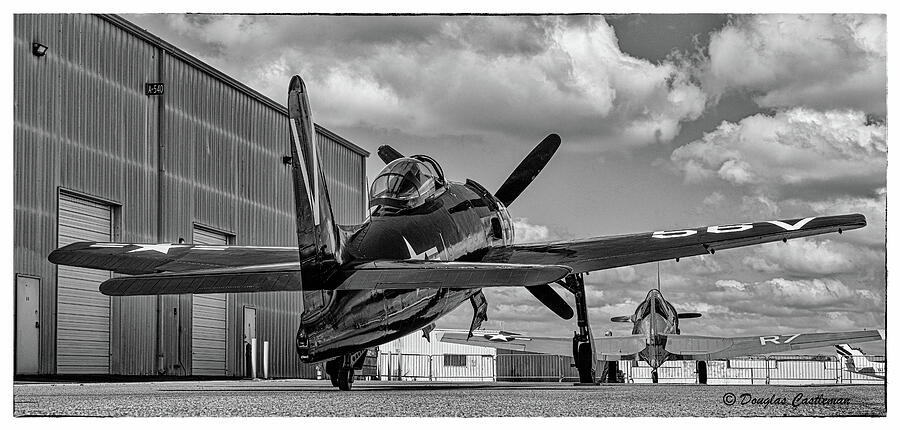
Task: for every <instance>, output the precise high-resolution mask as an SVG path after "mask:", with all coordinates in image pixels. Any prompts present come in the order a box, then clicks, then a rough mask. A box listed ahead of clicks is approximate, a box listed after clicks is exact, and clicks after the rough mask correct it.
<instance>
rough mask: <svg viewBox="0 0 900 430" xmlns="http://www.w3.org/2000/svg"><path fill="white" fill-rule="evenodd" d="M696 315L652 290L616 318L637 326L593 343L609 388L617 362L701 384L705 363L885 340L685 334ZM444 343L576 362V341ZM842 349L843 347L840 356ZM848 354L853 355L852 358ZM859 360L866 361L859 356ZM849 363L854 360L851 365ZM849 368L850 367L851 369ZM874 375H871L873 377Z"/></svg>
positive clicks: (865, 334)
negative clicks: (692, 364) (673, 367)
mask: <svg viewBox="0 0 900 430" xmlns="http://www.w3.org/2000/svg"><path fill="white" fill-rule="evenodd" d="M700 316H701V315H700V314H699V313H695V312H689V313H678V312H676V311H675V307H674V306H672V304H671V303H669V302H668V301H667V300H666V299H665V298H663V296H662V293H661V292H660V291H659V290H658V289H653V290H650V292H649V293H647V297H646V298H645V299H644V301H642V302H641V303H640V304H638V306H637V308H636V309H635V311H634V313H633V314H632V315H625V316H618V317H613V318H612V319H611V320H612V321H613V322H627V323H632V324H633V328H632V330H631V333H632V334H631V335H629V336H605V337H599V338H596V339H594V344H595V346H596V348H597V349H596V351H597V359H599V360H604V361H610V362H611V363H610V367H609V369H608V371H607V375H608V376H609V379H608V382H615V379H614V378H615V375H616V373H617V366H616V364H617V362H618V360H628V359H633V360H643V361H645V362H647V364H649V365H650V367H652V368H653V371H652V373H651V375H652V378H653V383H654V384H655V383H658V382H659V373H658V372H657V369H658V368H659V367H660V366H662V364H663V363H665V362H666V361H668V360H696V361H697V380H698V382H699V383H701V384H705V383H706V380H707V372H706V361H707V360H714V359H722V358H733V357H743V356H747V355H754V354H769V353H774V352H783V351H794V350H800V349H807V348H818V347H822V346H831V345H839V344H841V343H845V342H866V341H873V340H884V331H883V330H861V331H849V332H835V333H798V334H792V335H766V336H745V337H713V336H694V335H683V334H681V328H680V327H679V326H678V322H679V319H682V318H699V317H700ZM441 341H442V342H447V343H458V344H464V345H477V346H487V347H492V348H503V349H512V350H517V351H526V352H538V353H544V354H556V355H563V356H569V357H571V356H573V351H572V344H571V341H569V340H568V339H564V338H551V337H523V336H521V335H515V334H513V333H508V332H501V333H498V334H485V335H483V336H479V337H472V336H469V335H468V334H466V333H444V334H443V335H442V337H441ZM840 350H841V348H840V347H838V351H839V352H840ZM848 354H849V352H848ZM860 355H862V354H861V353H860ZM847 361H848V363H850V362H852V360H847ZM849 365H850V364H848V366H849ZM870 373H871V372H870Z"/></svg>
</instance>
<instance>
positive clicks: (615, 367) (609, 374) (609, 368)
mask: <svg viewBox="0 0 900 430" xmlns="http://www.w3.org/2000/svg"><path fill="white" fill-rule="evenodd" d="M603 382H611V383H617V382H619V362H618V361H608V362H607V363H606V380H605V381H603Z"/></svg>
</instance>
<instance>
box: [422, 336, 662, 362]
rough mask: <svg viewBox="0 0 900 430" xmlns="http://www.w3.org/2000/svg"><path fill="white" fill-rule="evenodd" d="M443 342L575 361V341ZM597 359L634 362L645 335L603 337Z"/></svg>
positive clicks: (490, 338) (528, 338)
mask: <svg viewBox="0 0 900 430" xmlns="http://www.w3.org/2000/svg"><path fill="white" fill-rule="evenodd" d="M440 340H441V342H446V343H456V344H460V345H473V346H483V347H486V348H497V349H511V350H515V351H523V352H535V353H540V354H553V355H561V356H565V357H572V355H573V354H572V339H571V338H563V337H532V336H524V335H516V334H510V333H502V332H501V333H497V334H491V333H488V334H481V335H474V336H472V337H469V335H468V333H462V332H460V333H456V332H446V333H443V334H442V335H441V339H440ZM594 346H595V347H596V348H597V359H598V360H604V361H612V360H620V359H625V360H627V359H632V358H635V357H636V355H637V353H638V352H640V351H641V350H642V349H644V348H645V347H646V346H647V339H646V337H645V336H643V335H634V336H604V337H599V338H594Z"/></svg>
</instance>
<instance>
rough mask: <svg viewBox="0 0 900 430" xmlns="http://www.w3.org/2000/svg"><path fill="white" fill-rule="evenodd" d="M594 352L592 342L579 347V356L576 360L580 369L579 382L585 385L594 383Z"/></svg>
mask: <svg viewBox="0 0 900 430" xmlns="http://www.w3.org/2000/svg"><path fill="white" fill-rule="evenodd" d="M593 360H594V351H592V350H591V344H590V342H584V343H581V344H579V345H578V356H577V357H576V358H575V361H576V364H577V366H576V368H577V369H578V382H581V383H583V384H588V383H593V382H594V366H593V363H592V361H593Z"/></svg>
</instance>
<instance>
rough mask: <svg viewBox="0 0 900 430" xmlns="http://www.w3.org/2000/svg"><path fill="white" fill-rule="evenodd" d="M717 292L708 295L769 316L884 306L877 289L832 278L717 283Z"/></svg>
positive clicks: (736, 308)
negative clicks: (869, 288)
mask: <svg viewBox="0 0 900 430" xmlns="http://www.w3.org/2000/svg"><path fill="white" fill-rule="evenodd" d="M716 286H717V287H719V290H718V291H715V292H713V293H711V294H710V295H709V296H710V297H711V298H713V299H715V301H716V302H717V303H720V304H724V305H725V306H727V307H728V308H729V309H731V310H732V311H735V312H745V313H751V314H761V315H768V316H780V315H792V314H795V313H806V312H848V311H860V312H870V311H872V310H873V309H879V308H882V307H883V302H884V298H883V297H882V296H881V295H880V294H878V293H877V292H873V291H871V290H867V289H857V288H851V287H848V286H847V285H846V284H845V283H844V282H842V281H840V280H838V279H833V278H821V279H796V280H793V279H785V278H774V279H770V280H767V281H762V282H753V283H743V282H739V281H734V280H721V281H718V282H716Z"/></svg>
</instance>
